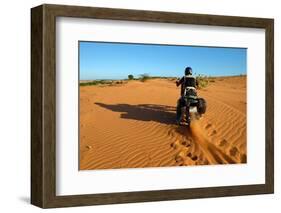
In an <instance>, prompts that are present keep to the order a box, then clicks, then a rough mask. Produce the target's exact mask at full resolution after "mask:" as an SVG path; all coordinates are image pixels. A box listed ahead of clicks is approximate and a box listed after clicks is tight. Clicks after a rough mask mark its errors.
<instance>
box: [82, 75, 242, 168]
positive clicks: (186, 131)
mask: <svg viewBox="0 0 281 213" xmlns="http://www.w3.org/2000/svg"><path fill="white" fill-rule="evenodd" d="M198 93H199V96H201V97H203V98H205V99H206V101H207V112H206V114H205V115H204V116H203V117H202V118H201V119H199V120H197V119H194V120H193V121H192V123H191V126H190V128H188V127H186V126H177V125H175V114H176V112H175V105H176V102H177V99H178V97H179V94H180V89H179V88H177V87H176V86H175V83H174V82H172V81H169V80H164V79H154V80H149V81H147V82H144V83H143V82H139V81H131V82H129V83H127V84H124V85H114V86H83V87H80V169H82V170H84V169H114V168H143V167H159V166H190V165H209V164H231V163H245V162H246V160H247V155H246V153H247V147H246V107H247V103H246V77H228V78H217V79H215V82H212V83H210V84H209V85H208V87H206V88H205V89H202V90H199V91H198Z"/></svg>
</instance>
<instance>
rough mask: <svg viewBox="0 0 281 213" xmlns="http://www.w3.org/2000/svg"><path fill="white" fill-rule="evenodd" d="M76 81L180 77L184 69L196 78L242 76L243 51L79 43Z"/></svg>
mask: <svg viewBox="0 0 281 213" xmlns="http://www.w3.org/2000/svg"><path fill="white" fill-rule="evenodd" d="M79 60H80V61H79V71H80V80H94V79H125V78H127V76H128V75H129V74H132V75H134V76H135V77H138V76H139V75H140V74H143V73H147V74H149V75H150V76H169V77H180V76H182V75H183V74H184V69H185V67H187V66H190V67H192V69H193V73H195V74H196V75H198V74H204V75H208V76H230V75H240V74H246V68H247V49H245V48H216V47H199V46H176V45H155V44H151V45H150V44H129V43H106V42H84V41H82V42H81V41H80V42H79Z"/></svg>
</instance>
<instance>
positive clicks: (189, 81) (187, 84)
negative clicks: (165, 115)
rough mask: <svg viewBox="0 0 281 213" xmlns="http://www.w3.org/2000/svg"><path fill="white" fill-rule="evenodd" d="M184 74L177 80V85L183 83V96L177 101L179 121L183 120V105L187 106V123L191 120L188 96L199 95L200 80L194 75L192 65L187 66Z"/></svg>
mask: <svg viewBox="0 0 281 213" xmlns="http://www.w3.org/2000/svg"><path fill="white" fill-rule="evenodd" d="M184 74H185V75H184V76H183V77H182V78H181V79H179V80H177V81H176V85H177V87H178V86H179V85H181V93H180V94H181V97H180V98H179V100H178V102H177V123H180V122H181V120H182V116H183V114H184V113H183V112H182V109H183V107H186V111H187V114H188V116H187V118H186V119H187V123H189V122H190V116H189V105H190V104H189V101H188V98H187V97H189V96H197V93H196V88H197V86H198V82H197V80H196V78H195V77H194V76H192V68H191V67H186V68H185V72H184Z"/></svg>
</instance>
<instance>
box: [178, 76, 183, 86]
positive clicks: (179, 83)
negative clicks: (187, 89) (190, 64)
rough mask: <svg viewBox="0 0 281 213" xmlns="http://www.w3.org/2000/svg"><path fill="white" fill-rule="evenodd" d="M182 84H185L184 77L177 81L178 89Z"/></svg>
mask: <svg viewBox="0 0 281 213" xmlns="http://www.w3.org/2000/svg"><path fill="white" fill-rule="evenodd" d="M182 83H183V77H182V78H181V79H180V80H178V81H176V84H177V87H178V86H179V85H181V84H182Z"/></svg>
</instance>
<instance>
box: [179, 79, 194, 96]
mask: <svg viewBox="0 0 281 213" xmlns="http://www.w3.org/2000/svg"><path fill="white" fill-rule="evenodd" d="M179 85H181V96H182V95H183V94H184V90H185V88H187V87H193V88H194V89H195V88H196V86H197V81H196V78H195V77H194V76H192V75H185V76H183V77H182V78H181V79H180V80H179V81H178V82H177V86H179Z"/></svg>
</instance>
